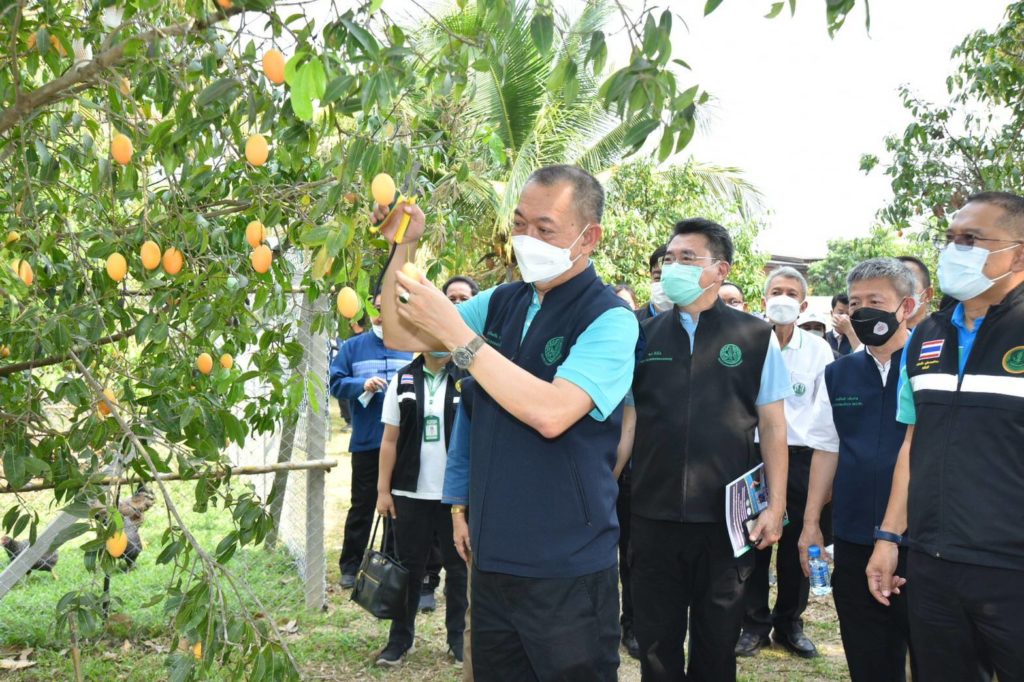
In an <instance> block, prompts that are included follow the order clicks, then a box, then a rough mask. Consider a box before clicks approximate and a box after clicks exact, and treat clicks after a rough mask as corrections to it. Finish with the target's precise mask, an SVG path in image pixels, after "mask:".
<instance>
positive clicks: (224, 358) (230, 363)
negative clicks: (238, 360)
mask: <svg viewBox="0 0 1024 682" xmlns="http://www.w3.org/2000/svg"><path fill="white" fill-rule="evenodd" d="M220 366H221V367H223V368H224V369H231V368H232V367H234V366H235V359H234V358H233V357H231V353H224V355H221V356H220Z"/></svg>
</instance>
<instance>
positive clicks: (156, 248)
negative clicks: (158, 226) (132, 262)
mask: <svg viewBox="0 0 1024 682" xmlns="http://www.w3.org/2000/svg"><path fill="white" fill-rule="evenodd" d="M139 255H140V256H141V257H142V267H144V268H146V269H147V270H156V269H157V267H158V266H159V265H160V245H159V244H157V243H156V242H155V241H152V240H149V241H146V242H143V244H142V248H140V249H139Z"/></svg>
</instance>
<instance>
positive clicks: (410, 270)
mask: <svg viewBox="0 0 1024 682" xmlns="http://www.w3.org/2000/svg"><path fill="white" fill-rule="evenodd" d="M402 272H403V273H404V274H405V276H406V277H408V278H410V279H414V280H416V281H417V282H418V281H420V277H421V276H422V275H423V273H422V272H420V269H419V268H418V267H416V264H415V263H413V262H412V261H409V262H408V263H406V264H405V265H403V266H402Z"/></svg>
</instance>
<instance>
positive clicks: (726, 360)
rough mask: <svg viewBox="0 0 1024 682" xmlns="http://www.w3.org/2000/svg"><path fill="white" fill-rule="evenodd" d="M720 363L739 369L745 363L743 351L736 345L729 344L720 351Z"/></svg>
mask: <svg viewBox="0 0 1024 682" xmlns="http://www.w3.org/2000/svg"><path fill="white" fill-rule="evenodd" d="M718 361H719V362H720V363H722V364H723V365H725V366H726V367H738V366H739V365H740V363H742V362H743V351H741V350H740V347H739V346H737V345H736V344H735V343H727V344H725V345H724V346H722V350H720V351H718Z"/></svg>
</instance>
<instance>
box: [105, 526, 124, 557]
mask: <svg viewBox="0 0 1024 682" xmlns="http://www.w3.org/2000/svg"><path fill="white" fill-rule="evenodd" d="M126 549H128V536H127V535H125V534H124V533H123V532H121V531H117V532H116V533H114V534H113V535H111V536H110V537H109V538H107V554H109V555H110V556H112V557H114V558H115V559H117V558H119V557H120V556H121V555H122V554H124V551H125V550H126Z"/></svg>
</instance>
